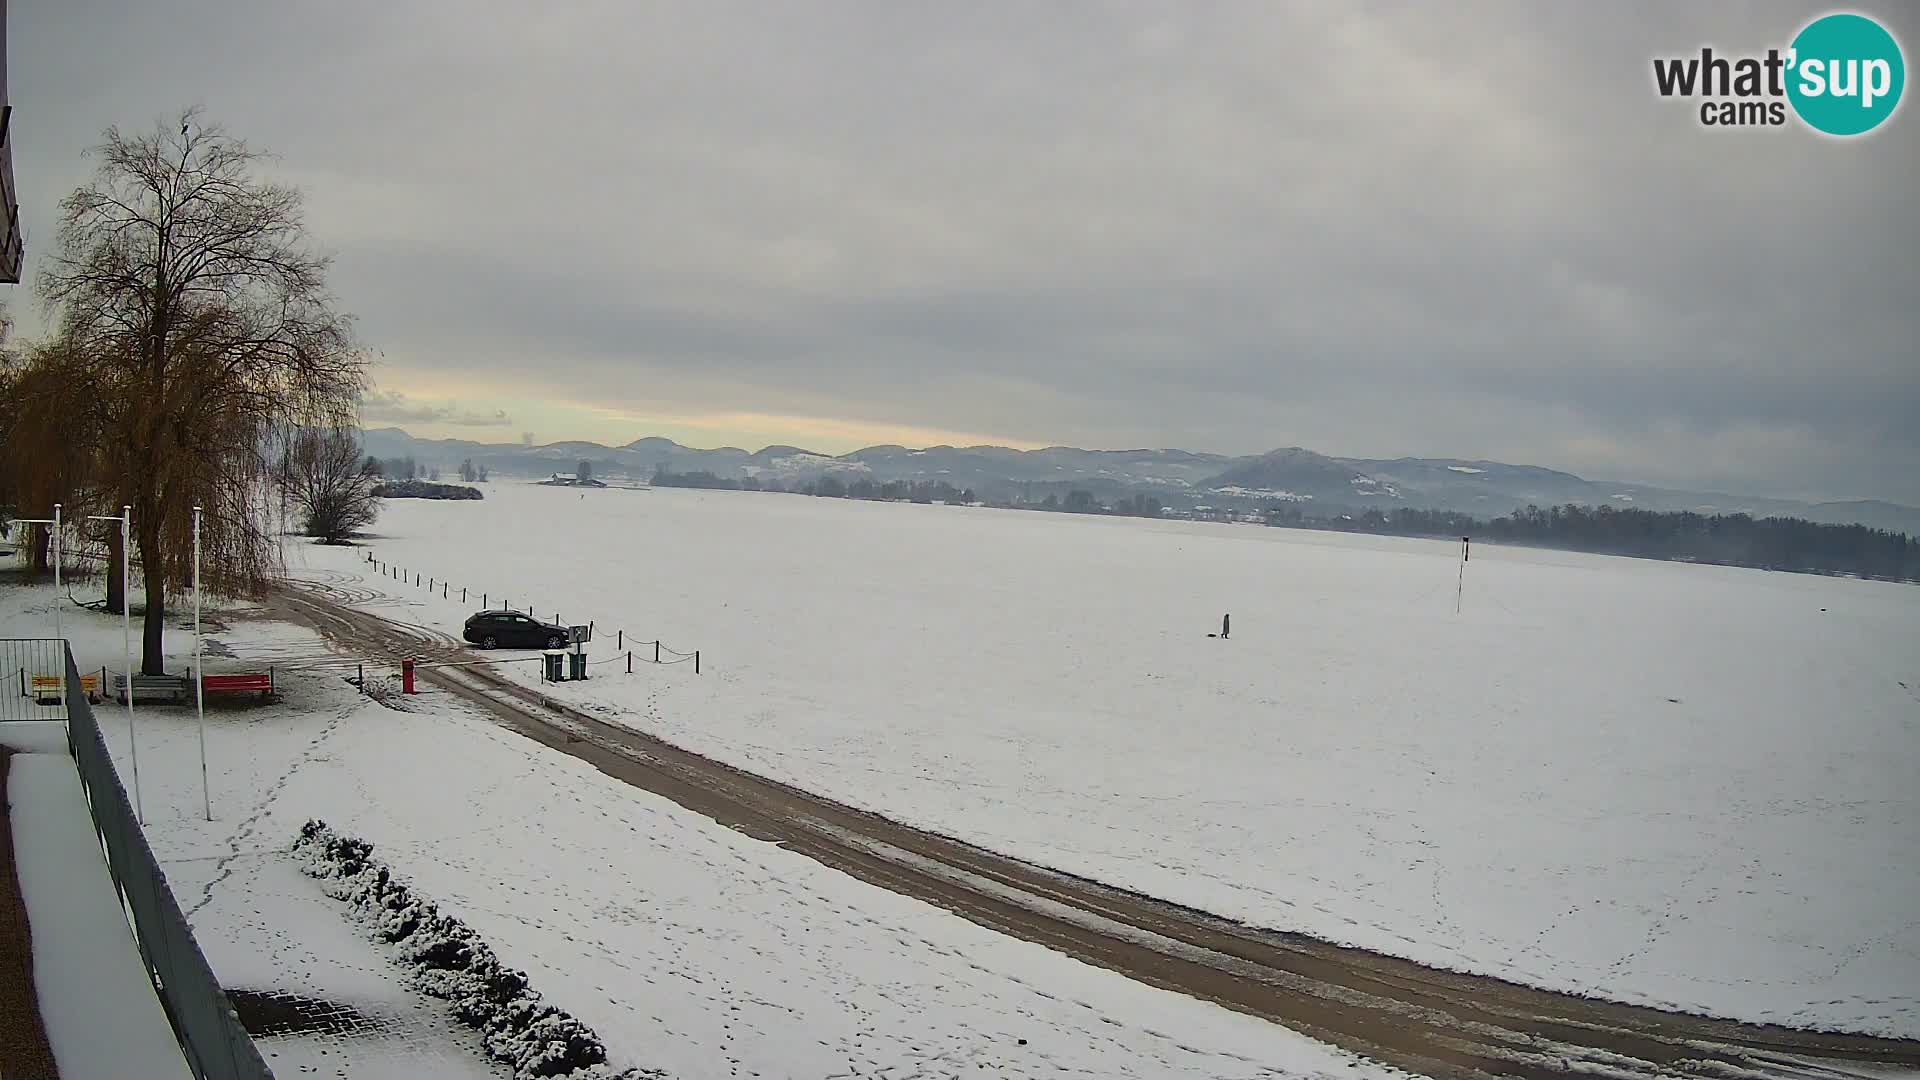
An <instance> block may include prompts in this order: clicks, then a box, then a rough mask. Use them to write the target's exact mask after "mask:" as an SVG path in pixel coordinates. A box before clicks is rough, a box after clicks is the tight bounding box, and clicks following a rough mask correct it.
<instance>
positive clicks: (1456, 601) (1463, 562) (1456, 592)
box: [1453, 536, 1472, 615]
mask: <svg viewBox="0 0 1920 1080" xmlns="http://www.w3.org/2000/svg"><path fill="white" fill-rule="evenodd" d="M1471 544H1472V541H1471V540H1470V539H1469V538H1467V537H1465V536H1463V537H1461V538H1460V579H1459V580H1458V581H1456V582H1454V585H1453V613H1454V614H1455V615H1458V614H1460V597H1461V595H1462V594H1463V593H1465V592H1466V589H1467V549H1468V547H1469V546H1470V545H1471Z"/></svg>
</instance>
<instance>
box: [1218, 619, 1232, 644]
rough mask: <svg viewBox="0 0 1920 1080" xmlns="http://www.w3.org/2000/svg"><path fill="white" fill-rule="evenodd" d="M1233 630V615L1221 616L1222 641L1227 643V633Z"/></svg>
mask: <svg viewBox="0 0 1920 1080" xmlns="http://www.w3.org/2000/svg"><path fill="white" fill-rule="evenodd" d="M1232 629H1233V616H1231V615H1222V616H1220V640H1222V641H1225V640H1226V639H1227V631H1229V630H1232Z"/></svg>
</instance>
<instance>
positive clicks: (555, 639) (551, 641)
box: [547, 634, 566, 649]
mask: <svg viewBox="0 0 1920 1080" xmlns="http://www.w3.org/2000/svg"><path fill="white" fill-rule="evenodd" d="M565 644H566V642H564V641H561V640H560V635H558V634H555V635H554V636H552V637H550V638H548V639H547V648H549V649H558V648H560V647H561V646H562V645H565Z"/></svg>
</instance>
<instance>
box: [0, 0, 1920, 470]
mask: <svg viewBox="0 0 1920 1080" xmlns="http://www.w3.org/2000/svg"><path fill="white" fill-rule="evenodd" d="M1824 10H1826V6H1825V5H1819V6H1810V5H1804V4H1800V5H1754V6H1744V5H1743V6H1738V7H1736V6H1732V5H1726V4H1716V5H1684V6H1682V5H1670V4H1665V3H1658V4H1655V3H1647V4H1640V5H1623V4H1614V3H1604V4H1602V3H1595V4H1570V3H1551V4H1539V5H1513V6H1481V5H1466V4H1444V5H1443V4H1424V3H1419V4H1416V3H1406V4H1371V5H1364V6H1361V5H1351V4H1337V3H1312V4H1307V3H1301V4H1288V3H1280V2H1277V0H1274V2H1260V3H1244V4H1234V3H1207V4H1190V3H1182V2H1176V0H1164V2H1161V3H1154V4H1145V3H1142V4H1130V3H1114V4H1091V3H1039V2H1029V3H1020V4H1011V3H1008V4H1000V3H965V4H913V3H909V4H900V3H893V2H880V0H874V2H871V3H855V2H833V3H828V2H811V3H774V2H768V0H763V2H754V3H724V2H716V0H697V2H688V3H682V4H671V5H663V4H651V3H609V4H605V5H588V4H568V3H556V4H553V5H542V6H534V5H524V4H516V5H497V6H496V5H482V4H476V3H468V2H452V0H448V2H443V3H427V2H413V0H409V2H405V3H369V4H359V3H338V2H335V3H325V4H305V3H302V4H282V3H257V2H252V3H240V2H236V3H231V4H216V3H197V2H180V0H177V2H172V3H167V4H151V3H142V4H134V3H128V4H122V5H106V4H99V3H93V2H89V0H61V2H58V3H51V2H33V3H27V2H19V0H16V2H15V3H13V4H12V5H10V11H9V15H8V18H9V20H10V25H9V27H8V52H9V68H8V82H9V86H8V91H9V95H10V100H11V101H12V103H13V105H14V109H15V112H14V117H13V124H12V137H13V139H14V161H15V169H16V173H17V177H18V183H19V189H20V203H21V220H22V223H23V225H24V226H25V227H26V228H27V229H28V230H29V234H28V282H27V284H25V285H23V286H22V287H20V288H19V289H18V290H16V291H15V292H14V293H13V294H12V295H11V297H8V298H7V300H8V303H9V304H10V306H11V308H12V310H13V313H14V315H15V317H16V319H17V320H18V321H19V324H20V325H19V330H20V332H22V333H25V334H28V335H32V334H35V333H38V332H39V331H40V328H41V327H40V319H39V315H38V302H37V300H36V299H35V297H34V294H33V293H32V291H31V290H32V288H33V271H34V270H35V268H36V266H37V256H38V255H39V254H40V253H42V252H43V251H44V249H45V246H46V245H47V244H48V243H49V242H50V241H51V239H52V236H53V232H54V224H53V223H54V217H55V213H56V207H55V204H56V203H57V202H58V200H59V199H60V198H61V197H62V196H63V195H65V194H66V193H67V192H68V191H70V190H71V189H72V188H73V187H74V186H75V185H76V184H78V183H79V182H80V181H81V180H82V179H83V178H84V176H85V175H86V174H87V172H88V171H89V169H90V164H89V163H88V161H87V160H86V159H85V158H84V157H83V156H82V151H83V150H84V149H85V148H86V147H87V146H88V145H90V144H92V143H94V142H97V141H98V138H99V133H100V131H101V129H103V128H104V127H106V126H107V125H108V124H120V125H122V126H123V127H148V126H151V125H153V124H154V123H156V122H157V121H159V120H160V119H161V118H162V117H163V116H164V115H166V114H168V113H170V112H173V111H177V109H179V108H180V107H183V106H186V105H192V104H198V105H203V106H205V108H206V110H207V115H208V117H209V118H210V119H216V120H218V121H220V122H222V123H223V124H225V125H226V126H227V127H228V128H229V129H231V130H232V131H234V132H235V133H237V134H240V135H243V136H246V137H247V138H248V139H249V140H251V141H252V142H254V143H255V144H257V145H259V146H261V147H263V148H266V149H269V150H272V151H274V152H275V153H276V154H278V155H279V162H278V166H277V168H278V171H280V172H281V173H283V174H284V176H285V177H286V178H287V179H290V180H292V181H294V182H295V183H297V184H299V185H301V186H302V187H303V188H305V190H306V191H307V192H308V197H309V198H308V208H309V214H308V217H309V223H310V225H311V228H312V230H313V232H314V233H315V235H316V237H317V238H318V240H319V241H320V242H321V243H322V244H323V245H324V246H326V247H328V248H330V249H331V250H333V251H335V252H336V253H337V256H338V260H337V263H336V266H335V271H334V275H333V286H334V290H335V292H336V293H338V295H339V297H340V299H341V301H342V304H343V306H344V307H345V308H346V309H347V310H349V311H352V312H353V313H355V314H356V315H357V316H358V317H359V325H360V331H361V335H362V337H363V338H364V339H365V341H366V343H367V344H368V345H369V346H370V347H371V348H373V349H375V350H377V351H378V352H379V353H380V360H379V365H378V367H377V369H376V379H377V382H378V386H379V393H378V394H377V395H376V397H375V398H374V399H373V400H371V401H370V402H369V405H368V408H367V411H366V417H365V419H366V422H367V423H368V424H369V425H371V426H379V425H387V424H397V425H398V426H403V427H406V428H408V429H409V430H411V431H413V432H414V433H415V434H422V435H436V436H447V435H453V436H459V437H464V438H477V439H483V440H489V441H494V440H497V441H503V442H505V441H513V440H516V439H518V438H519V437H520V435H521V433H522V432H523V431H530V432H532V433H533V434H534V436H535V437H536V438H538V439H539V440H541V441H548V440H557V439H562V438H590V439H595V440H598V441H601V442H609V443H618V442H626V441H629V440H631V439H634V438H637V437H639V436H642V435H650V434H663V435H668V436H671V437H674V438H677V439H679V440H680V441H682V442H687V443H692V444H696V445H718V444H725V443H730V444H734V445H746V446H748V447H749V448H756V447H758V446H759V445H762V444H764V443H768V442H790V443H797V444H800V445H804V446H808V447H811V448H814V449H819V450H825V451H830V452H839V451H845V450H849V449H853V448H855V447H858V446H861V445H866V444H870V443H877V442H900V443H907V444H910V445H924V444H928V443H937V442H954V443H974V442H999V443H1005V444H1010V445H1020V446H1038V445H1047V444H1056V443H1057V444H1070V445H1081V446H1093V447H1135V446H1154V447H1162V446H1175V447H1184V448H1188V449H1196V450H1213V451H1220V452H1226V453H1250V452H1257V451H1263V450H1266V449H1270V448H1273V447H1276V446H1290V445H1301V446H1307V447H1310V448H1313V449H1317V450H1320V451H1323V452H1326V453H1332V454H1341V455H1351V456H1366V457H1388V456H1399V455H1420V456H1447V457H1465V458H1490V459H1495V460H1503V461H1510V462H1517V463H1527V464H1540V465H1549V466H1554V467H1559V468H1565V469H1570V470H1573V471H1576V472H1580V473H1583V474H1585V475H1589V476H1594V477H1601V478H1610V479H1620V480H1628V481H1637V482H1650V483H1667V484H1674V485H1684V486H1694V487H1717V488H1722V489H1732V490H1737V491H1740V492H1743V493H1756V494H1778V495H1799V496H1815V497H1826V498H1841V497H1882V498H1890V499H1896V500H1900V501H1904V502H1908V503H1916V504H1920V311H1917V310H1916V309H1917V308H1920V211H1916V207H1915V202H1914V192H1915V190H1916V180H1915V176H1916V175H1917V174H1920V169H1917V168H1916V166H1920V114H1916V113H1915V111H1914V106H1913V105H1912V104H1911V103H1905V104H1903V106H1902V109H1901V111H1900V113H1898V114H1897V115H1896V116H1895V117H1894V118H1893V119H1892V120H1891V121H1890V122H1889V123H1888V124H1887V125H1883V127H1882V128H1881V129H1880V130H1879V131H1877V132H1876V133H1874V134H1872V135H1870V136H1868V137H1866V138H1863V139H1855V140H1851V141H1839V140H1831V139H1826V138H1823V137H1820V136H1818V135H1815V134H1813V133H1812V132H1810V131H1808V130H1807V129H1804V128H1801V127H1798V126H1797V125H1795V126H1789V127H1787V128H1784V129H1782V128H1771V129H1766V128H1763V129H1746V130H1738V129H1736V130H1709V129H1703V128H1702V127H1701V126H1700V124H1699V121H1698V117H1697V110H1696V108H1695V107H1694V106H1692V105H1688V104H1684V103H1681V102H1677V101H1665V100H1661V99H1659V98H1657V97H1656V96H1655V95H1654V93H1653V90H1652V79H1651V74H1650V71H1651V68H1650V62H1651V59H1652V57H1654V56H1655V55H1683V54H1686V53H1688V52H1694V53H1697V51H1698V50H1699V48H1700V46H1701V45H1703V44H1712V45H1714V46H1715V47H1716V48H1719V49H1722V50H1734V51H1754V52H1760V51H1764V50H1765V49H1766V48H1767V47H1768V46H1781V47H1784V46H1785V45H1786V43H1787V42H1788V40H1790V38H1791V37H1792V35H1793V33H1794V31H1795V30H1797V29H1798V28H1799V27H1800V26H1801V25H1802V24H1804V23H1805V22H1806V21H1807V20H1808V19H1809V18H1810V17H1811V16H1812V15H1814V14H1817V13H1820V12H1822V11H1824ZM1855 10H1860V11H1863V12H1865V13H1868V14H1872V15H1874V16H1875V17H1878V18H1880V19H1882V21H1883V22H1884V23H1885V24H1886V25H1888V26H1889V27H1890V28H1891V29H1892V30H1893V31H1894V33H1895V34H1896V36H1898V37H1899V38H1900V40H1901V41H1902V43H1903V45H1904V46H1905V47H1906V51H1907V58H1908V62H1909V63H1910V64H1911V63H1912V62H1913V60H1914V56H1915V53H1916V43H1920V18H1916V16H1915V15H1914V14H1913V9H1912V8H1911V7H1906V6H1902V5H1896V4H1889V3H1869V4H1865V5H1861V6H1859V7H1857V8H1855ZM1912 93H1913V92H1912V91H1910V92H1909V94H1908V96H1912Z"/></svg>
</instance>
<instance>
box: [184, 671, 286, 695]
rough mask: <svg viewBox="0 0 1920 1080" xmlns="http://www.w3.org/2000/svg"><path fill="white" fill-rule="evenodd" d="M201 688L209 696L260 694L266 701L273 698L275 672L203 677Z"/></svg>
mask: <svg viewBox="0 0 1920 1080" xmlns="http://www.w3.org/2000/svg"><path fill="white" fill-rule="evenodd" d="M200 688H201V690H202V691H204V692H205V693H208V694H259V695H260V697H261V699H262V700H266V699H269V698H271V697H273V672H271V671H236V672H229V673H227V674H224V675H202V676H200Z"/></svg>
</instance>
